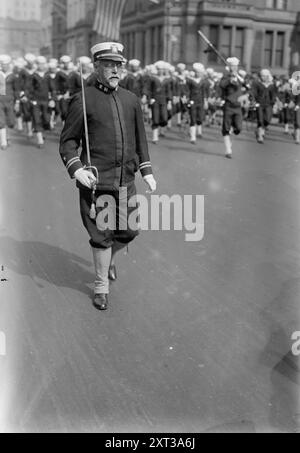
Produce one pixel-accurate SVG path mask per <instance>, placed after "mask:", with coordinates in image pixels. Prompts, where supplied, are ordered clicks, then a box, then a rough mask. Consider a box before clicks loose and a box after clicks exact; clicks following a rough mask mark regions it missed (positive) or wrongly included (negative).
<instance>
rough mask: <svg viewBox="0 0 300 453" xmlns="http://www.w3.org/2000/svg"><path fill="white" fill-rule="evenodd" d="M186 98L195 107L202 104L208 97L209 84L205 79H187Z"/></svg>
mask: <svg viewBox="0 0 300 453" xmlns="http://www.w3.org/2000/svg"><path fill="white" fill-rule="evenodd" d="M187 96H188V99H189V100H190V101H194V102H195V104H197V105H202V104H204V100H205V99H208V97H209V83H208V80H207V79H201V80H200V82H198V81H197V80H196V79H187Z"/></svg>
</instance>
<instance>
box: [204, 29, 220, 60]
mask: <svg viewBox="0 0 300 453" xmlns="http://www.w3.org/2000/svg"><path fill="white" fill-rule="evenodd" d="M209 39H210V41H211V42H212V44H213V45H214V46H215V47H216V48H218V46H219V26H218V25H211V26H210V28H209ZM207 51H208V61H209V62H210V63H217V61H218V57H217V55H216V54H215V52H212V51H211V50H210V49H207Z"/></svg>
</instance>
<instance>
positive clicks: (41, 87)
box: [29, 72, 54, 102]
mask: <svg viewBox="0 0 300 453" xmlns="http://www.w3.org/2000/svg"><path fill="white" fill-rule="evenodd" d="M53 88H54V84H53V81H52V80H51V78H50V77H49V76H48V75H47V74H44V75H43V76H41V75H40V74H39V73H37V72H36V73H35V74H33V76H32V77H31V87H30V89H29V98H30V100H32V101H37V102H47V101H48V100H49V99H50V98H51V97H52V94H53Z"/></svg>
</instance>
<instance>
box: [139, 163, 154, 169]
mask: <svg viewBox="0 0 300 453" xmlns="http://www.w3.org/2000/svg"><path fill="white" fill-rule="evenodd" d="M144 168H152V165H151V164H148V165H142V166H141V167H140V170H143V169H144Z"/></svg>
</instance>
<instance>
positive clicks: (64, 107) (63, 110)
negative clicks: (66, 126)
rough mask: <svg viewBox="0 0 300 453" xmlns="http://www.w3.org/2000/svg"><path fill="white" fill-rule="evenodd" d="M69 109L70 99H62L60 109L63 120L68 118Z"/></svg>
mask: <svg viewBox="0 0 300 453" xmlns="http://www.w3.org/2000/svg"><path fill="white" fill-rule="evenodd" d="M68 109H69V101H68V100H66V99H60V101H59V111H60V117H61V120H62V121H65V120H66V118H67V114H68Z"/></svg>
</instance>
